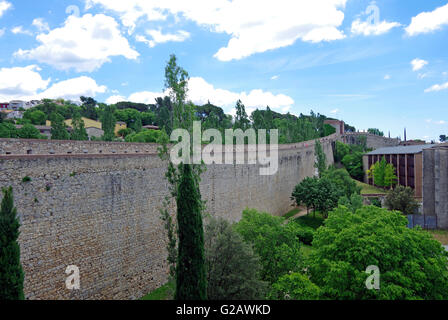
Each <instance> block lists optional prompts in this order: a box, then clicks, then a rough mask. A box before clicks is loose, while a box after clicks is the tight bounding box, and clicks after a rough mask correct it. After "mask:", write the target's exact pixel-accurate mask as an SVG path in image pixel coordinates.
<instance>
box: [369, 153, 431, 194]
mask: <svg viewBox="0 0 448 320" xmlns="http://www.w3.org/2000/svg"><path fill="white" fill-rule="evenodd" d="M434 146H435V145H431V144H429V145H428V144H426V145H413V146H397V147H386V148H380V149H377V150H375V151H372V152H370V153H367V154H366V155H364V157H363V166H364V172H365V173H366V174H365V177H364V179H365V182H366V183H368V184H370V185H373V179H369V178H368V176H367V170H369V169H370V168H371V167H372V165H373V164H375V163H376V162H378V161H381V159H382V158H383V157H384V158H385V159H386V161H387V162H388V163H391V164H392V165H393V166H394V167H395V169H396V172H395V174H396V175H397V177H398V181H397V183H398V185H402V186H405V187H410V188H412V189H414V190H415V197H416V198H420V199H421V198H423V151H424V150H426V149H429V148H432V147H434Z"/></svg>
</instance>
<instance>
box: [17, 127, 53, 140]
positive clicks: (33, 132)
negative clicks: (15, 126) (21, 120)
mask: <svg viewBox="0 0 448 320" xmlns="http://www.w3.org/2000/svg"><path fill="white" fill-rule="evenodd" d="M17 137H18V138H20V139H46V138H47V137H46V136H44V135H42V134H40V131H39V130H37V129H36V127H35V126H33V125H31V124H25V125H23V127H22V128H20V129H19V130H17Z"/></svg>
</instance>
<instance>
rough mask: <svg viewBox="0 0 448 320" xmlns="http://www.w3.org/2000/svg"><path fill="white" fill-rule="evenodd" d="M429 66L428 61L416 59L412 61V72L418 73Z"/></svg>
mask: <svg viewBox="0 0 448 320" xmlns="http://www.w3.org/2000/svg"><path fill="white" fill-rule="evenodd" d="M427 64H428V61H425V60H422V59H418V58H417V59H414V60H412V61H411V65H412V71H418V70H420V69H422V68H423V67H424V66H426V65H427Z"/></svg>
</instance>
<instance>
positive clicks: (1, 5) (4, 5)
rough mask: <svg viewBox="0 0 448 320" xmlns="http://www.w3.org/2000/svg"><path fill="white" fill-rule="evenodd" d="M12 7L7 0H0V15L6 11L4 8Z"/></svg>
mask: <svg viewBox="0 0 448 320" xmlns="http://www.w3.org/2000/svg"><path fill="white" fill-rule="evenodd" d="M11 7H12V5H11V3H10V2H8V1H3V0H2V1H0V17H1V16H2V15H3V14H4V13H5V12H6V10H8V9H10V8H11Z"/></svg>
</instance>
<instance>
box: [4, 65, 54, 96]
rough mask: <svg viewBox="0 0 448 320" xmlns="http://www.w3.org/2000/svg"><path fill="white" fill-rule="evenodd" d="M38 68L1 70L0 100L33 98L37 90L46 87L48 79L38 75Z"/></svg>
mask: <svg viewBox="0 0 448 320" xmlns="http://www.w3.org/2000/svg"><path fill="white" fill-rule="evenodd" d="M39 71H40V69H39V67H38V66H36V65H30V66H27V67H23V68H22V67H15V68H1V69H0V100H1V101H10V100H14V99H19V98H24V97H31V96H35V95H36V93H37V91H38V90H43V89H46V88H47V87H48V84H49V83H50V79H47V80H44V79H42V77H41V75H40V74H39Z"/></svg>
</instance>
